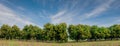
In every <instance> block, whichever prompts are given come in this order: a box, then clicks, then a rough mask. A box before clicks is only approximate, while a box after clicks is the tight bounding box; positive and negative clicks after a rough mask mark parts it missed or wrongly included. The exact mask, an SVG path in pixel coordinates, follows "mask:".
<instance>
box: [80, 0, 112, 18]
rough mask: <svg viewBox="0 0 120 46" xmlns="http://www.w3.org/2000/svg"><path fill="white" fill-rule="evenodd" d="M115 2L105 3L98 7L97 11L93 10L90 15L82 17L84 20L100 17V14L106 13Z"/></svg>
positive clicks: (86, 14) (109, 0)
mask: <svg viewBox="0 0 120 46" xmlns="http://www.w3.org/2000/svg"><path fill="white" fill-rule="evenodd" d="M113 1H114V0H108V1H107V2H104V3H103V4H101V5H100V6H98V7H96V8H95V9H93V10H92V11H90V12H89V13H85V14H83V15H82V16H84V17H83V19H87V18H91V17H95V16H98V15H99V14H101V13H103V12H104V11H106V10H108V8H109V7H110V4H111V3H112V2H113Z"/></svg>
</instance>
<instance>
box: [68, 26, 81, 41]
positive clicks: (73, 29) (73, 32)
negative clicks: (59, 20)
mask: <svg viewBox="0 0 120 46" xmlns="http://www.w3.org/2000/svg"><path fill="white" fill-rule="evenodd" d="M68 32H69V37H70V38H71V39H72V40H76V41H77V42H78V40H79V39H80V32H79V30H77V26H74V25H69V27H68Z"/></svg>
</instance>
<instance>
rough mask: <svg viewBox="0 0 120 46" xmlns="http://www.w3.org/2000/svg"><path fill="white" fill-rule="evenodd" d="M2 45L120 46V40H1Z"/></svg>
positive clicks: (0, 45)
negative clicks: (61, 41)
mask: <svg viewBox="0 0 120 46" xmlns="http://www.w3.org/2000/svg"><path fill="white" fill-rule="evenodd" d="M0 46H120V41H99V42H98V41H97V42H74V43H45V42H35V41H34V42H27V41H17V40H0Z"/></svg>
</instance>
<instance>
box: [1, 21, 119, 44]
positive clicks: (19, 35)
mask: <svg viewBox="0 0 120 46" xmlns="http://www.w3.org/2000/svg"><path fill="white" fill-rule="evenodd" d="M119 38H120V24H115V25H112V26H110V27H99V26H97V25H93V26H89V25H83V24H78V25H72V24H71V25H69V26H67V24H66V23H60V24H51V23H46V24H45V25H44V28H43V29H42V28H40V27H38V26H34V25H31V24H30V25H25V26H24V28H23V29H20V28H19V27H18V26H17V25H13V26H9V25H7V24H3V25H2V26H1V28H0V39H18V40H40V41H56V42H67V41H68V39H71V40H75V41H77V42H78V41H81V40H85V41H92V40H95V41H96V40H112V39H119Z"/></svg>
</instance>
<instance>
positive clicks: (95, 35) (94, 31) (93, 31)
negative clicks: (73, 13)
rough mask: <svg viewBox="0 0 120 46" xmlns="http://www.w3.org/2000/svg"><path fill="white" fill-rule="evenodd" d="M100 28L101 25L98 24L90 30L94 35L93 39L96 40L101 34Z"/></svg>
mask: <svg viewBox="0 0 120 46" xmlns="http://www.w3.org/2000/svg"><path fill="white" fill-rule="evenodd" d="M98 29H99V27H98V26H96V25H94V26H92V27H91V31H90V32H91V35H92V37H91V39H95V40H96V39H97V38H98V36H99V32H98Z"/></svg>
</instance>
